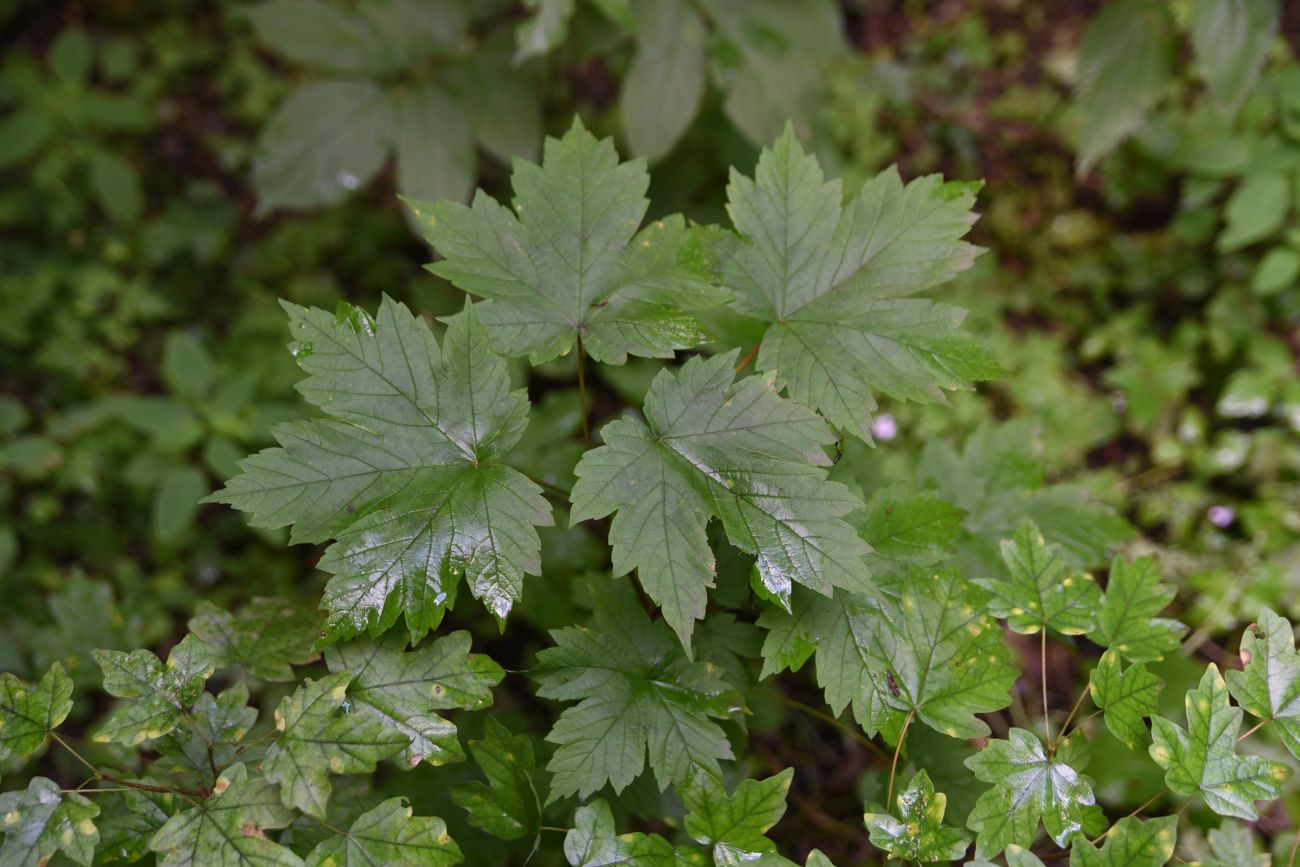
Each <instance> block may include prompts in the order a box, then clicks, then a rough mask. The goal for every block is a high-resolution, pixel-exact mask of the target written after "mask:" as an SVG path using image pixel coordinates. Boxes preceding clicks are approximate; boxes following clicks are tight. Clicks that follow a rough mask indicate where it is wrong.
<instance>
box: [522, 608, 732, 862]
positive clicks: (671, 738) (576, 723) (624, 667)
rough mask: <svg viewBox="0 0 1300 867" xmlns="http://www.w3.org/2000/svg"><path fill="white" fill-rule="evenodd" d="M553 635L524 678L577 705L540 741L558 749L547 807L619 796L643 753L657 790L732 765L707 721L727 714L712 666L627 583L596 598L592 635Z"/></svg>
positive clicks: (727, 697)
mask: <svg viewBox="0 0 1300 867" xmlns="http://www.w3.org/2000/svg"><path fill="white" fill-rule="evenodd" d="M551 637H552V638H553V639H554V640H555V642H556V646H555V647H551V648H547V649H546V650H543V651H542V652H541V653H539V654H538V665H537V667H536V668H535V669H533V672H532V674H533V677H534V679H535V680H537V682H538V684H539V687H538V690H537V694H538V695H540V696H542V697H543V698H550V699H555V700H557V701H577V702H579V704H578V705H576V706H575V707H571V708H568V709H566V710H565V711H564V712H563V713H561V714H560V717H559V719H558V720H556V722H555V726H554V728H552V729H551V732H550V734H548V735H547V737H546V739H547V740H548V741H550V742H551V743H553V744H556V747H557V748H556V750H555V754H554V755H553V756H552V757H551V761H550V762H549V764H548V765H547V768H548V769H549V770H550V771H551V773H552V774H553V775H554V777H553V779H552V781H551V793H550V797H549V798H548V801H555V800H558V799H560V798H563V797H566V796H568V795H572V794H575V793H577V794H578V795H579V796H581V797H586V796H588V795H590V794H591V793H593V792H595V791H596V790H598V789H599V788H601V786H604V785H605V784H606V783H609V784H610V785H611V786H612V787H613V788H614V791H616V792H621V791H622V790H623V789H624V788H626V787H627V785H628V784H629V783H631V782H632V780H634V779H635V778H636V777H637V776H639V775H640V773H641V771H642V770H643V769H644V767H645V762H646V756H647V754H648V755H649V759H650V767H651V770H653V771H654V775H655V779H656V780H657V781H658V783H659V788H661V789H663V788H667V786H668V784H669V783H671V782H675V781H681V780H684V779H686V777H687V775H688V774H690V773H691V772H692V771H693V770H694V769H695V768H696V767H702V768H704V769H705V770H708V771H710V772H712V773H715V774H717V773H720V770H719V768H718V759H729V758H731V757H732V754H731V747H730V746H729V745H728V743H727V738H726V736H725V735H724V734H723V732H722V729H721V728H720V727H719V726H718V724H717V723H715V722H713V719H721V718H725V717H726V716H728V715H729V714H730V713H731V712H732V710H733V709H734V708H736V707H737V704H736V703H737V699H736V696H735V695H734V694H733V693H731V692H730V691H729V690H728V689H727V686H726V683H725V682H724V681H723V680H722V678H721V676H720V673H718V672H717V671H715V670H714V669H713V667H712V666H709V665H707V664H705V663H702V662H691V661H690V660H689V659H688V658H687V657H686V654H685V653H683V652H682V649H681V647H680V646H679V645H678V643H677V642H676V641H675V640H674V638H673V636H672V633H671V632H669V630H668V628H667V627H666V626H665V625H664V624H663V622H662V621H654V622H652V621H651V620H650V619H649V618H648V617H647V616H646V615H645V613H644V612H643V611H642V610H641V608H640V606H639V605H638V602H637V599H636V597H635V595H634V594H632V592H631V590H630V589H629V588H628V587H627V586H626V585H625V584H623V585H610V586H608V587H606V588H602V589H601V590H600V592H599V595H598V598H597V600H596V612H595V625H594V627H592V628H585V627H569V628H566V629H560V630H555V631H553V632H552V633H551ZM602 863H603V862H602Z"/></svg>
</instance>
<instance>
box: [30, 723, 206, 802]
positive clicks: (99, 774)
mask: <svg viewBox="0 0 1300 867" xmlns="http://www.w3.org/2000/svg"><path fill="white" fill-rule="evenodd" d="M50 737H52V738H54V740H55V741H57V742H58V744H59V745H60V746H62V747H63V748H64V749H65V750H67V751H68V752H70V753H72V755H73V757H74V758H76V760H77V761H79V762H81V763H82V764H83V765H85V766H86V767H87V768H88V769H89V770H90V772H91V774H93V775H94V777H95V779H97V780H107V781H108V782H110V783H116V784H117V785H119V786H124V787H126V788H128V789H136V790H137V791H141V792H163V793H166V794H168V795H188V796H189V797H192V798H207V797H208V792H204V791H200V790H198V789H177V788H174V787H172V786H151V785H149V784H147V783H136V782H133V781H131V780H123V779H121V778H120V777H115V776H113V775H112V774H106V773H104V772H103V771H101V770H100V769H99V768H97V767H95V766H94V765H92V764H91V763H90V761H89V760H88V759H87V758H86V757H85V756H83V755H82V754H81V753H79V752H77V751H76V750H75V749H73V748H72V745H71V744H69V743H68V742H67V741H65V740H64V739H63V737H62V736H60V735H58V734H56V733H55V732H50ZM83 785H84V784H83Z"/></svg>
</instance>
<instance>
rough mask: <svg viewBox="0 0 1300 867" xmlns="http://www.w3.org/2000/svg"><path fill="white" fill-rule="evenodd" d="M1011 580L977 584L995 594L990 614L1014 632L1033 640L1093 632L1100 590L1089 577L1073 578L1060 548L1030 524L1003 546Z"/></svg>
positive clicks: (1099, 602)
mask: <svg viewBox="0 0 1300 867" xmlns="http://www.w3.org/2000/svg"><path fill="white" fill-rule="evenodd" d="M1002 560H1003V562H1005V563H1006V565H1007V574H1008V575H1009V579H1008V580H994V579H981V580H979V581H976V582H975V583H977V584H979V585H980V586H981V587H983V588H985V589H986V590H988V591H989V592H990V593H991V594H993V599H992V600H990V603H989V611H990V612H991V613H992V614H993V616H994V617H1001V618H1004V619H1006V621H1007V625H1008V626H1010V627H1011V628H1012V629H1013V630H1014V631H1016V632H1020V633H1023V634H1029V635H1032V634H1034V633H1036V632H1038V631H1039V630H1040V629H1049V628H1050V629H1054V630H1056V631H1057V632H1060V633H1062V634H1063V635H1083V634H1084V633H1087V632H1089V631H1090V630H1091V629H1092V628H1093V622H1094V617H1095V611H1096V609H1097V606H1098V605H1100V604H1101V589H1100V588H1099V587H1098V586H1097V584H1096V582H1094V581H1093V580H1092V576H1091V575H1087V574H1074V570H1072V569H1071V568H1070V565H1069V563H1068V562H1067V561H1066V559H1065V555H1064V551H1063V550H1062V548H1061V546H1060V545H1049V544H1047V540H1046V539H1045V538H1043V534H1042V533H1041V532H1039V530H1038V527H1036V526H1035V525H1034V524H1033V522H1032V521H1026V522H1024V523H1023V524H1021V525H1020V528H1019V529H1018V530H1016V534H1015V536H1014V537H1012V538H1010V539H1004V540H1003V541H1002Z"/></svg>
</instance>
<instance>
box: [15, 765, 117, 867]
mask: <svg viewBox="0 0 1300 867" xmlns="http://www.w3.org/2000/svg"><path fill="white" fill-rule="evenodd" d="M98 815H99V807H97V806H95V805H94V804H93V803H91V802H90V801H89V800H88V799H86V798H84V797H82V796H81V795H78V794H77V793H75V792H67V793H65V792H64V791H63V790H62V789H61V788H60V787H59V784H58V783H56V782H54V781H53V780H48V779H46V778H45V777H33V778H32V780H31V782H30V783H28V784H27V788H26V789H24V790H23V791H20V792H5V793H4V794H0V831H3V832H4V845H3V846H0V864H4V865H5V867H44V865H45V864H47V863H49V861H50V859H51V858H53V857H54V856H55V854H56V853H58V852H62V853H63V854H64V855H66V856H68V858H70V859H72V860H73V861H75V862H76V863H78V864H83V865H87V867H89V865H90V864H91V862H92V861H93V859H94V857H95V847H96V846H97V845H98V843H99V829H98V828H96V827H95V822H94V819H95V817H96V816H98Z"/></svg>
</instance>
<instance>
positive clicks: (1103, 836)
mask: <svg viewBox="0 0 1300 867" xmlns="http://www.w3.org/2000/svg"><path fill="white" fill-rule="evenodd" d="M1168 792H1169V790H1168V789H1161V790H1160V791H1158V792H1156V793H1155V794H1154V795H1152V796H1151V797H1150V798H1148V799H1147V800H1146V801H1145V802H1143V804H1142V805H1141V806H1140V807H1138V808H1137V809H1136V810H1134V811H1133V812H1131V813H1129V814H1128V816H1125V817H1124V818H1125V819H1127V818H1129V817H1131V816H1136V815H1137V814H1138V813H1141V812H1142V811H1143V810H1145V809H1146V808H1147V807H1150V806H1151V805H1152V804H1154V803H1155V802H1156V801H1158V800H1159V799H1160V798H1162V797H1164V796H1165V794H1167V793H1168ZM1188 803H1190V801H1189V802H1188ZM1183 807H1184V808H1186V807H1187V804H1186V803H1185V804H1183ZM1178 812H1179V813H1182V810H1179V811H1178ZM1114 830H1115V823H1113V822H1112V823H1111V826H1110V827H1109V828H1107V829H1106V830H1105V831H1103V832H1102V833H1101V834H1099V835H1098V836H1097V838H1096V839H1095V840H1093V841H1092V845H1094V846H1096V845H1097V844H1098V843H1100V842H1101V841H1102V840H1105V839H1106V837H1107V836H1109V834H1110V832H1111V831H1114Z"/></svg>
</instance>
